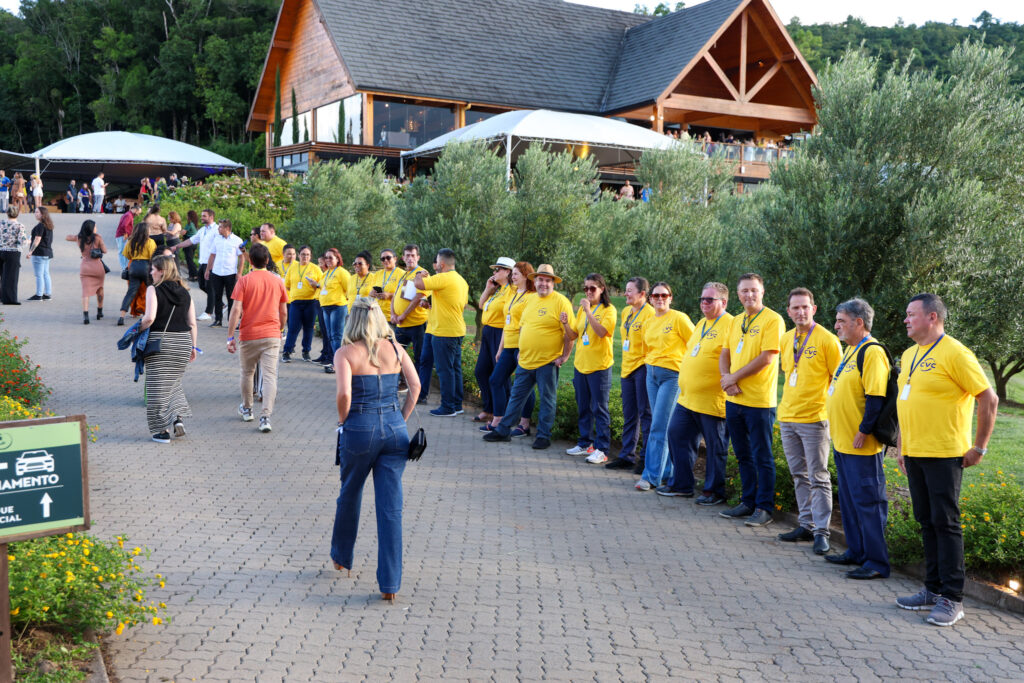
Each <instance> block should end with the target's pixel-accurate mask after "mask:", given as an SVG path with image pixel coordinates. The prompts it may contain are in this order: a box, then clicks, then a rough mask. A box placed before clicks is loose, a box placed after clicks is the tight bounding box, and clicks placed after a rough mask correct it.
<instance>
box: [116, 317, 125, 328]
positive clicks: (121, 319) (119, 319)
mask: <svg viewBox="0 0 1024 683" xmlns="http://www.w3.org/2000/svg"><path fill="white" fill-rule="evenodd" d="M117 326H118V327H124V318H118V319H117Z"/></svg>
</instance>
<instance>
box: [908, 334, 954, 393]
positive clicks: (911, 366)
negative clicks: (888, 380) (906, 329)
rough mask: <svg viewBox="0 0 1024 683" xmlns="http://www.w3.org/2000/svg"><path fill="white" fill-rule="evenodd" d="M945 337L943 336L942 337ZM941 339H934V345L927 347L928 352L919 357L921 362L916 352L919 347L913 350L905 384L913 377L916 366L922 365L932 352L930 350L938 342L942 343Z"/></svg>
mask: <svg viewBox="0 0 1024 683" xmlns="http://www.w3.org/2000/svg"><path fill="white" fill-rule="evenodd" d="M945 336H946V335H945V334H943V335H942V337H945ZM942 337H939V338H938V339H936V340H935V343H934V344H932V345H931V346H929V347H928V350H927V351H925V352H924V355H923V356H921V360H918V359H917V352H918V350H920V348H921V347H920V346H919V347H917V348H916V349H914V360H912V361H910V372H909V373H908V374H907V384H909V383H910V378H911V377H913V376H914V370H917V366H918V365H920V364H921V363H923V362H924V359H925V358H927V357H928V354H929V353H931V352H932V349H934V348H935V347H936V346H938V345H939V342H940V341H942Z"/></svg>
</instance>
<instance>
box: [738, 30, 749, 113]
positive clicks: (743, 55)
mask: <svg viewBox="0 0 1024 683" xmlns="http://www.w3.org/2000/svg"><path fill="white" fill-rule="evenodd" d="M749 11H750V10H743V14H741V15H740V100H741V101H743V102H746V101H747V100H746V98H747V12H749Z"/></svg>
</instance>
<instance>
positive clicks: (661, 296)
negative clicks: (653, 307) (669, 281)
mask: <svg viewBox="0 0 1024 683" xmlns="http://www.w3.org/2000/svg"><path fill="white" fill-rule="evenodd" d="M668 297H669V294H666V293H665V292H660V293H658V294H651V298H652V299H667V298H668Z"/></svg>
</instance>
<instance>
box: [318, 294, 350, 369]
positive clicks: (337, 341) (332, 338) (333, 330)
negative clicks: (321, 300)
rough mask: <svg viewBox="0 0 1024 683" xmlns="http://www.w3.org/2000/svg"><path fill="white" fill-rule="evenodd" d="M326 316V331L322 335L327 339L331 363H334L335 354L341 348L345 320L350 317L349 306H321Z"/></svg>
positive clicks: (322, 331)
mask: <svg viewBox="0 0 1024 683" xmlns="http://www.w3.org/2000/svg"><path fill="white" fill-rule="evenodd" d="M320 312H321V313H323V315H324V322H325V323H326V324H325V325H324V329H323V330H321V333H322V334H323V335H324V338H325V339H327V345H328V346H327V355H328V358H329V359H330V360H328V362H329V363H333V362H334V352H335V351H337V350H338V349H340V348H341V337H342V335H343V334H344V332H345V318H347V317H348V306H321V307H320Z"/></svg>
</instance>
